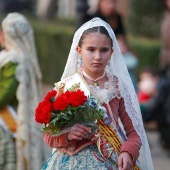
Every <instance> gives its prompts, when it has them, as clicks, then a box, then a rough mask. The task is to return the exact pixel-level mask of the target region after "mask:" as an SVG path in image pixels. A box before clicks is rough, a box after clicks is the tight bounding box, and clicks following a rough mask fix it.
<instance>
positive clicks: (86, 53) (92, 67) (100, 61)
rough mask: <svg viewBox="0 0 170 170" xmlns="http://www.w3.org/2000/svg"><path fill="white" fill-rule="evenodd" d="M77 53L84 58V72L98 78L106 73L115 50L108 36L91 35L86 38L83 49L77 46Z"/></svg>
mask: <svg viewBox="0 0 170 170" xmlns="http://www.w3.org/2000/svg"><path fill="white" fill-rule="evenodd" d="M77 52H78V55H79V56H81V57H82V60H83V69H84V71H85V72H86V73H87V74H88V75H90V76H91V77H93V78H97V77H99V76H100V75H102V74H103V73H104V70H105V68H106V66H107V64H108V61H109V59H110V57H111V54H112V53H113V49H112V46H111V40H110V39H109V38H108V37H107V36H106V35H103V34H100V33H90V34H89V35H87V36H85V37H84V39H83V41H82V45H81V47H79V46H77Z"/></svg>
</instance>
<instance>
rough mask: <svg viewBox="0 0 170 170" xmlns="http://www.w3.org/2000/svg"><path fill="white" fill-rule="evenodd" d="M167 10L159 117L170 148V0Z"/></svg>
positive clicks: (161, 55)
mask: <svg viewBox="0 0 170 170" xmlns="http://www.w3.org/2000/svg"><path fill="white" fill-rule="evenodd" d="M164 2H165V5H166V11H165V13H164V19H163V21H162V24H161V45H162V46H161V52H160V68H161V79H160V83H159V84H161V85H162V86H161V89H160V91H159V93H160V94H162V93H163V94H164V102H163V103H162V105H161V106H160V108H161V109H162V110H161V112H160V114H161V115H160V119H158V124H159V131H160V134H161V137H162V139H163V140H162V144H163V146H164V147H166V148H168V149H170V135H169V134H170V107H169V105H170V32H169V29H170V0H164Z"/></svg>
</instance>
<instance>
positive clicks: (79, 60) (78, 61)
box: [77, 56, 83, 67]
mask: <svg viewBox="0 0 170 170" xmlns="http://www.w3.org/2000/svg"><path fill="white" fill-rule="evenodd" d="M77 64H78V66H79V67H80V66H82V65H83V60H82V58H81V56H78V60H77Z"/></svg>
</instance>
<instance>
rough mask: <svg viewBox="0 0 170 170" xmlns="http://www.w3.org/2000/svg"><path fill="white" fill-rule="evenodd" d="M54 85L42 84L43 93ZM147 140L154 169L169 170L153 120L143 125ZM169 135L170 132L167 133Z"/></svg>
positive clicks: (167, 156) (168, 157) (168, 159)
mask: <svg viewBox="0 0 170 170" xmlns="http://www.w3.org/2000/svg"><path fill="white" fill-rule="evenodd" d="M53 87H54V86H51V85H47V84H44V85H43V91H44V92H43V93H44V94H43V95H44V96H45V95H46V94H47V92H49V91H50V90H52V89H53ZM145 128H146V134H147V137H148V141H149V146H150V150H151V156H152V160H153V164H154V170H170V151H169V152H168V151H167V150H166V149H164V148H163V147H162V146H161V144H160V139H159V133H158V131H157V130H156V124H155V123H154V122H152V123H149V124H147V125H146V126H145ZM169 135H170V134H169Z"/></svg>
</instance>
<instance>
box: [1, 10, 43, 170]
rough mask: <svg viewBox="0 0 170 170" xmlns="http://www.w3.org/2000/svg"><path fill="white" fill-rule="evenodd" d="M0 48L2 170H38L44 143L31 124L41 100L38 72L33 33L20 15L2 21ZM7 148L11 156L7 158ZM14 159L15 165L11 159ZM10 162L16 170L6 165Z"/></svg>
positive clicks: (36, 129)
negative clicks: (4, 139)
mask: <svg viewBox="0 0 170 170" xmlns="http://www.w3.org/2000/svg"><path fill="white" fill-rule="evenodd" d="M0 44H1V47H2V48H3V50H2V51H1V52H0V127H1V129H0V132H3V133H0V135H1V136H0V137H1V138H3V135H4V136H6V141H5V142H4V143H2V142H0V144H1V146H0V148H1V153H0V156H2V157H1V158H0V160H3V162H2V164H1V165H2V167H1V169H8V170H15V169H17V170H33V169H40V168H41V167H42V165H43V157H44V153H43V145H42V144H43V143H42V139H41V133H40V132H39V130H38V128H37V127H36V124H35V121H34V110H35V108H36V106H37V104H38V102H39V99H40V88H41V72H40V68H39V64H38V60H37V54H36V48H35V44H34V35H33V29H32V27H31V26H30V24H29V22H28V21H27V19H26V18H25V17H24V16H23V15H21V14H19V13H10V14H8V15H7V16H6V17H5V18H4V19H3V21H2V24H1V31H0ZM6 134H8V135H6ZM8 139H9V140H8ZM11 139H13V140H11ZM12 142H13V143H12ZM15 144H16V153H15V152H14V151H15V150H14V148H13V147H14V146H15ZM3 147H4V148H6V150H5V149H2V148H3ZM9 148H10V153H11V156H10V157H6V154H7V152H8V151H9ZM15 154H16V155H15ZM3 156H4V157H3ZM15 156H16V162H14V161H15V160H14V159H12V158H13V157H14V158H15ZM10 158H11V159H12V160H11V162H12V163H13V165H14V164H15V163H16V168H15V166H12V167H11V166H10V168H9V167H8V165H6V163H8V161H6V160H7V159H10ZM11 162H10V163H11ZM7 167H8V168H7Z"/></svg>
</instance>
